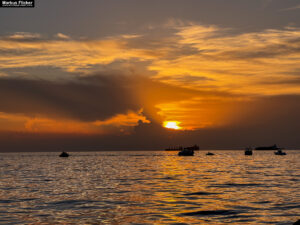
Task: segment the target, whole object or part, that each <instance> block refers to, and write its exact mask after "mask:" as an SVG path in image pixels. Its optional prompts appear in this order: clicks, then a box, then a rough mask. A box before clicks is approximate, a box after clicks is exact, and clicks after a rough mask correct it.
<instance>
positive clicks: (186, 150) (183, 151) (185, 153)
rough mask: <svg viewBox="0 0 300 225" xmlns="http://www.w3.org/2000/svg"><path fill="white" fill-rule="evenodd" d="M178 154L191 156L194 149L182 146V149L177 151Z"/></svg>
mask: <svg viewBox="0 0 300 225" xmlns="http://www.w3.org/2000/svg"><path fill="white" fill-rule="evenodd" d="M178 155H179V156H193V155H194V150H193V149H189V148H184V149H183V150H182V151H180V152H178Z"/></svg>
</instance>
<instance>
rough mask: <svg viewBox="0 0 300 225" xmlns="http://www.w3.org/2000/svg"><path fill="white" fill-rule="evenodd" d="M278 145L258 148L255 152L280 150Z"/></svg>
mask: <svg viewBox="0 0 300 225" xmlns="http://www.w3.org/2000/svg"><path fill="white" fill-rule="evenodd" d="M278 149H280V148H278V147H277V145H276V144H275V145H272V146H261V147H256V148H255V150H278Z"/></svg>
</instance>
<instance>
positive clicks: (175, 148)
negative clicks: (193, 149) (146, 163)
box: [165, 146, 183, 151]
mask: <svg viewBox="0 0 300 225" xmlns="http://www.w3.org/2000/svg"><path fill="white" fill-rule="evenodd" d="M181 150H183V147H182V146H176V147H169V148H166V149H165V151H181Z"/></svg>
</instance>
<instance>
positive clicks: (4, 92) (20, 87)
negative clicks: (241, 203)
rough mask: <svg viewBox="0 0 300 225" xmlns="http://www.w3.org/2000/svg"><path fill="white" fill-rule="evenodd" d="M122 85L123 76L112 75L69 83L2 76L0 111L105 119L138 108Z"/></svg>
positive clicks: (125, 83)
mask: <svg viewBox="0 0 300 225" xmlns="http://www.w3.org/2000/svg"><path fill="white" fill-rule="evenodd" d="M79 80H80V81H81V83H80V82H78V81H79ZM126 85H127V81H126V78H122V79H120V78H116V77H115V76H110V77H109V78H108V77H105V76H98V77H97V78H95V77H89V78H81V79H78V80H77V81H72V82H70V81H69V82H52V81H46V80H26V79H6V78H2V79H0V111H1V112H6V113H24V114H26V115H32V116H33V115H46V116H50V117H71V118H76V119H81V120H86V121H92V120H96V119H106V118H108V117H111V116H113V115H115V114H118V113H126V112H127V110H138V109H139V108H140V106H139V105H137V104H136V103H135V102H134V100H133V96H131V91H130V90H128V87H126Z"/></svg>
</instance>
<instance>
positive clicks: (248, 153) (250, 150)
mask: <svg viewBox="0 0 300 225" xmlns="http://www.w3.org/2000/svg"><path fill="white" fill-rule="evenodd" d="M252 154H253V153H252V148H250V147H248V148H246V149H245V155H252Z"/></svg>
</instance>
